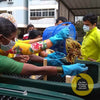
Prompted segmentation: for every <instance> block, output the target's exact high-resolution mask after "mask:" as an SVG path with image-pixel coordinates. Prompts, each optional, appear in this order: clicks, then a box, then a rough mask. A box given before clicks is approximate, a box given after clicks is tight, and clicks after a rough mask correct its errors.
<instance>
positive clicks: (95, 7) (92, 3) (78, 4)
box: [60, 0, 100, 16]
mask: <svg viewBox="0 0 100 100" xmlns="http://www.w3.org/2000/svg"><path fill="white" fill-rule="evenodd" d="M60 1H61V2H63V3H64V4H65V5H66V7H67V8H68V9H69V10H71V12H72V13H73V14H74V15H75V16H83V15H85V14H88V13H94V14H96V15H100V0H60Z"/></svg>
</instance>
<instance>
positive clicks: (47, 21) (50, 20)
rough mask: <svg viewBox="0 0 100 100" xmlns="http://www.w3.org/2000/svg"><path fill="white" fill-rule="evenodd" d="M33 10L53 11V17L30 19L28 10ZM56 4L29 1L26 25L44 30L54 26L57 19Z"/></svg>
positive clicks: (46, 1)
mask: <svg viewBox="0 0 100 100" xmlns="http://www.w3.org/2000/svg"><path fill="white" fill-rule="evenodd" d="M34 9H54V13H55V15H54V16H53V17H40V18H38V17H34V18H33V19H31V18H30V10H34ZM57 10H58V3H57V2H56V0H43V1H42V0H29V9H28V20H29V22H28V24H30V23H31V24H33V25H34V26H35V27H36V28H46V27H49V26H54V25H55V20H56V18H57Z"/></svg>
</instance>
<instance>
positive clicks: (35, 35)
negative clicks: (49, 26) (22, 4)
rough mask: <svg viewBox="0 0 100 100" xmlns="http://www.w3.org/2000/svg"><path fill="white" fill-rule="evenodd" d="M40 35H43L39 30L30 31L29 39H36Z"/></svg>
mask: <svg viewBox="0 0 100 100" xmlns="http://www.w3.org/2000/svg"><path fill="white" fill-rule="evenodd" d="M39 35H41V33H40V32H39V31H38V30H32V31H30V32H29V37H28V39H34V38H36V37H37V36H39Z"/></svg>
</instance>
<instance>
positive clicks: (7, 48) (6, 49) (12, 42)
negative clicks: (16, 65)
mask: <svg viewBox="0 0 100 100" xmlns="http://www.w3.org/2000/svg"><path fill="white" fill-rule="evenodd" d="M5 38H6V37H5ZM6 39H7V38H6ZM7 40H8V39H7ZM14 45H15V42H14V41H12V40H10V42H9V44H7V45H4V44H1V49H2V50H4V51H8V50H10V49H11V48H12V47H13V46H14Z"/></svg>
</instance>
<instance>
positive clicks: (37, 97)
mask: <svg viewBox="0 0 100 100" xmlns="http://www.w3.org/2000/svg"><path fill="white" fill-rule="evenodd" d="M0 96H2V97H0V98H2V99H0V100H9V99H7V98H10V100H84V99H82V98H79V97H76V96H72V95H69V94H64V93H59V92H55V91H49V90H44V89H38V88H32V87H25V86H19V85H11V84H3V83H0ZM3 97H4V99H3ZM11 98H12V99H11Z"/></svg>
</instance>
